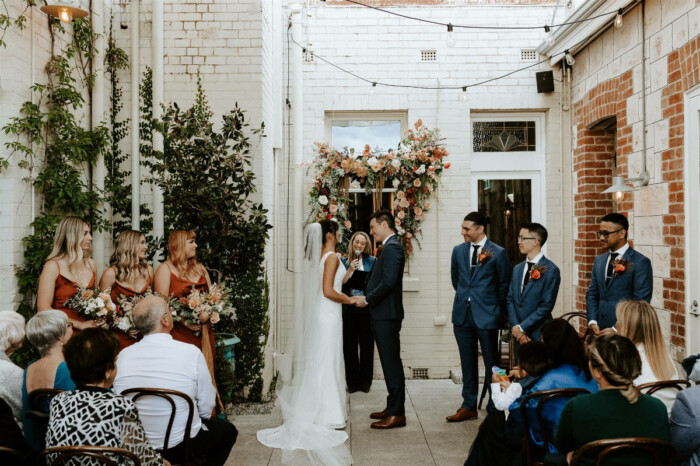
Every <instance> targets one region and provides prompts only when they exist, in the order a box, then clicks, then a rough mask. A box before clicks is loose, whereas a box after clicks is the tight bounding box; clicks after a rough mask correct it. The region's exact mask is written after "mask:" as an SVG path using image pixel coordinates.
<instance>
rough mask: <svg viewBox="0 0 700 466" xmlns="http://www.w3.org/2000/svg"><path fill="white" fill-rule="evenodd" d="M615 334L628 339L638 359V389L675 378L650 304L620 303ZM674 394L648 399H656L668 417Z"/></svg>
mask: <svg viewBox="0 0 700 466" xmlns="http://www.w3.org/2000/svg"><path fill="white" fill-rule="evenodd" d="M616 314H617V331H618V333H619V334H620V335H622V336H623V337H627V338H629V339H630V340H632V343H634V344H635V346H636V347H637V351H639V357H640V358H641V359H642V373H641V375H640V376H639V377H637V378H636V379H635V380H634V384H635V385H637V386H639V385H642V384H645V383H649V382H658V381H660V380H673V379H678V372H677V371H676V367H675V366H674V365H673V361H672V360H671V356H669V354H668V352H667V351H666V343H665V342H664V336H663V334H662V333H661V326H660V325H659V318H658V317H657V315H656V311H655V310H654V308H653V307H651V304H649V303H647V302H646V301H622V302H620V303H619V304H618V305H617V309H616ZM677 394H678V391H677V390H675V389H673V388H665V389H663V390H659V391H657V392H655V393H654V394H653V395H652V396H653V397H655V398H658V399H660V400H661V401H663V402H664V404H665V405H666V410H667V411H668V413H669V414H671V408H672V407H673V402H674V401H676V395H677Z"/></svg>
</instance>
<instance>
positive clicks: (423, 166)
mask: <svg viewBox="0 0 700 466" xmlns="http://www.w3.org/2000/svg"><path fill="white" fill-rule="evenodd" d="M416 173H417V174H418V175H422V174H423V173H425V165H421V166H420V167H418V170H416Z"/></svg>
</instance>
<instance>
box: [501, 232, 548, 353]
mask: <svg viewBox="0 0 700 466" xmlns="http://www.w3.org/2000/svg"><path fill="white" fill-rule="evenodd" d="M547 236H548V235H547V229H546V228H545V227H544V226H542V225H540V224H539V223H526V224H524V225H522V226H521V227H520V236H518V247H519V248H520V253H521V254H525V255H526V258H525V260H524V261H522V262H521V263H520V264H518V265H516V266H515V268H514V269H513V276H512V278H511V280H510V289H509V291H508V320H509V321H510V325H511V326H512V328H511V334H512V335H513V338H514V339H515V341H516V342H517V343H516V344H515V349H517V346H518V343H520V344H524V343H527V342H528V341H530V340H540V329H541V328H542V326H543V325H544V324H546V323H547V322H549V321H550V320H552V310H553V309H554V304H555V303H556V302H557V293H558V292H559V285H560V284H561V275H560V274H559V267H557V266H556V265H555V264H554V262H552V261H550V260H549V259H547V258H546V257H544V253H543V252H542V246H544V244H545V243H546V242H547Z"/></svg>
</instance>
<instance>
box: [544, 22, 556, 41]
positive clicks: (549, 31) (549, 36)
mask: <svg viewBox="0 0 700 466" xmlns="http://www.w3.org/2000/svg"><path fill="white" fill-rule="evenodd" d="M544 33H545V34H546V35H547V43H548V44H551V43H552V42H554V37H552V29H551V28H550V27H549V26H546V25H545V27H544Z"/></svg>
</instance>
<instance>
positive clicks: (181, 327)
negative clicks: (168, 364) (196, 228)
mask: <svg viewBox="0 0 700 466" xmlns="http://www.w3.org/2000/svg"><path fill="white" fill-rule="evenodd" d="M196 238H197V235H196V234H195V233H194V232H193V231H191V230H173V231H172V232H171V233H170V236H169V237H168V251H169V257H168V260H166V261H165V262H163V263H162V264H160V265H159V266H158V270H156V278H155V282H154V290H155V292H156V293H159V294H160V295H162V296H170V297H174V298H183V297H186V296H187V295H189V294H190V292H191V291H192V289H196V290H200V291H205V292H206V291H209V287H210V286H211V280H210V279H209V273H208V272H207V271H206V269H205V268H204V266H202V264H200V263H199V262H197V255H196V253H197V243H196V242H195V239H196ZM195 333H196V334H197V335H195ZM171 334H172V336H173V338H174V339H175V340H177V341H183V342H185V343H191V344H193V345H196V346H197V348H199V349H201V350H202V353H204V358H205V359H206V360H207V365H209V370H210V372H211V373H212V374H214V355H215V354H216V349H215V341H214V331H213V330H212V328H211V325H210V324H203V325H199V324H198V325H195V324H188V323H184V322H175V327H174V328H173V331H172V332H171ZM202 341H204V342H205V343H207V345H206V346H205V347H204V348H202Z"/></svg>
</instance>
